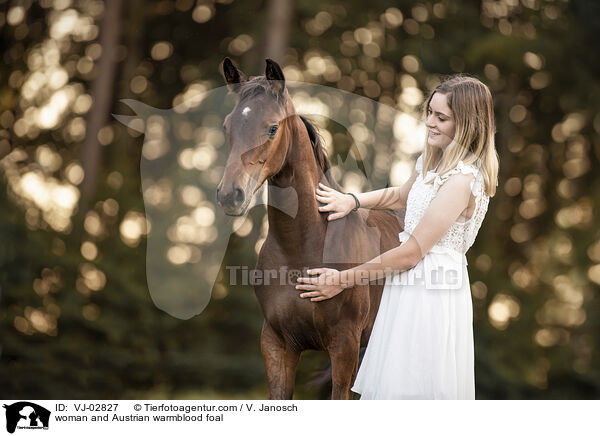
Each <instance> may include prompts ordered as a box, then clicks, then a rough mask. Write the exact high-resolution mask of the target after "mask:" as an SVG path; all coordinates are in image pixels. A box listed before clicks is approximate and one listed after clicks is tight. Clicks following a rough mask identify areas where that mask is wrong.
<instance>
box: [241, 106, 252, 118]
mask: <svg viewBox="0 0 600 436" xmlns="http://www.w3.org/2000/svg"><path fill="white" fill-rule="evenodd" d="M251 110H252V109H250V107H249V106H246V107H245V108H244V109H243V110H242V115H243V116H247V115H248V113H249V112H250V111H251Z"/></svg>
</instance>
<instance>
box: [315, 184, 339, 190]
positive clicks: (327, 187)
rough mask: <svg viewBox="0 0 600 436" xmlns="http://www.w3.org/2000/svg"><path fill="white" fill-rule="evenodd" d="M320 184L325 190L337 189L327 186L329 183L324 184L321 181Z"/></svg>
mask: <svg viewBox="0 0 600 436" xmlns="http://www.w3.org/2000/svg"><path fill="white" fill-rule="evenodd" d="M319 186H320V187H321V188H322V189H324V190H325V191H335V189H333V188H330V187H329V186H327V185H324V184H322V183H319Z"/></svg>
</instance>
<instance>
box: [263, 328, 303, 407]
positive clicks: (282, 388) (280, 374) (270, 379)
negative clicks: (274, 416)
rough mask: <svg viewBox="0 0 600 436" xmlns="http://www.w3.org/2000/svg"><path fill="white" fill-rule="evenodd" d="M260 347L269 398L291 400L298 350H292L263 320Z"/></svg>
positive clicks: (298, 355) (298, 356)
mask: <svg viewBox="0 0 600 436" xmlns="http://www.w3.org/2000/svg"><path fill="white" fill-rule="evenodd" d="M260 349H261V352H262V356H263V360H264V361H265V369H266V371H267V384H268V386H269V399H270V400H291V399H292V396H293V394H294V379H295V378H296V366H297V365H298V360H299V359H300V352H298V351H295V350H292V349H291V348H290V346H289V345H287V344H286V343H285V342H284V341H283V340H282V339H281V337H280V336H279V335H278V334H277V333H276V332H275V331H274V330H273V328H272V327H271V326H270V325H269V324H268V323H267V322H266V321H265V322H264V323H263V328H262V333H261V336H260Z"/></svg>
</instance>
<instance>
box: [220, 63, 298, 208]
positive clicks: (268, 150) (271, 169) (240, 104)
mask: <svg viewBox="0 0 600 436" xmlns="http://www.w3.org/2000/svg"><path fill="white" fill-rule="evenodd" d="M266 64H267V65H266V69H265V74H264V76H255V77H251V78H248V77H247V76H246V75H245V74H244V73H243V72H242V71H240V70H239V69H238V68H237V67H236V66H235V65H234V64H233V63H232V62H231V60H230V59H229V58H225V59H224V61H223V77H224V79H225V82H226V83H227V87H228V88H229V90H230V92H233V93H234V94H235V95H236V96H237V103H236V105H235V107H234V108H233V110H232V111H231V113H229V114H228V115H227V116H226V117H225V121H224V122H223V128H224V129H225V132H226V136H227V139H228V141H229V144H230V152H229V156H228V158H227V163H226V166H225V172H224V174H223V178H222V179H221V182H220V183H219V185H218V187H217V203H218V205H219V206H221V207H222V208H223V211H224V212H225V213H226V214H227V215H234V216H239V215H243V214H244V213H245V212H246V210H247V209H248V206H249V204H250V201H251V200H252V197H253V195H254V193H255V192H256V191H257V190H258V189H259V188H260V187H261V186H262V184H263V183H264V182H265V180H267V179H269V178H271V177H273V176H275V175H276V174H277V173H279V171H280V170H281V168H282V167H283V165H284V163H285V159H286V156H287V151H288V147H289V146H290V140H289V139H290V131H289V128H288V125H287V124H288V123H290V122H291V120H292V118H293V117H294V116H295V115H296V111H295V109H294V106H293V104H292V100H291V98H289V94H288V91H287V89H286V86H285V78H284V76H283V72H282V70H281V67H280V66H279V65H278V64H277V63H276V62H275V61H273V60H271V59H267V60H266Z"/></svg>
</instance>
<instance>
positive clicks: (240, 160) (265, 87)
mask: <svg viewBox="0 0 600 436" xmlns="http://www.w3.org/2000/svg"><path fill="white" fill-rule="evenodd" d="M266 63H267V66H266V71H265V75H264V76H255V77H250V78H249V77H247V76H246V75H245V74H244V73H243V72H241V71H240V70H238V69H237V68H236V67H235V66H234V65H233V63H232V62H231V60H229V59H228V58H225V60H224V61H223V75H224V78H225V81H226V83H227V85H228V87H229V89H230V91H232V92H233V93H235V94H236V95H237V98H238V100H237V104H236V106H235V108H234V109H233V111H232V112H231V113H230V114H229V115H228V116H227V117H226V118H225V122H224V127H225V129H226V132H227V138H228V140H229V143H230V145H231V150H230V155H229V157H228V160H227V164H226V168H225V173H224V175H223V178H222V180H221V182H220V183H219V186H218V188H217V202H218V204H219V206H220V207H222V208H223V209H224V211H225V212H226V213H227V214H229V215H243V214H244V213H245V212H246V210H247V208H248V205H249V203H250V201H251V199H252V196H253V195H254V193H255V192H256V191H257V190H258V188H259V187H260V186H261V185H262V184H263V183H264V182H265V181H267V183H268V204H267V214H268V222H269V230H268V234H267V238H266V240H265V242H264V244H263V246H262V249H261V251H260V254H259V256H258V262H257V269H258V270H262V271H284V270H285V269H287V270H288V271H291V270H299V271H301V272H303V273H304V272H305V271H306V269H307V268H316V267H329V268H336V269H346V268H350V267H352V266H356V265H357V264H358V263H361V262H366V261H368V260H370V259H372V258H373V257H375V256H377V255H378V254H380V253H382V252H384V251H387V250H390V249H392V248H394V247H396V246H397V245H398V244H399V242H398V233H399V232H400V231H402V224H401V223H402V219H401V217H400V216H399V214H397V213H395V212H392V211H387V210H365V209H359V210H358V211H356V212H351V213H350V214H349V215H347V216H346V217H344V218H342V219H339V220H334V221H328V220H327V216H328V213H323V212H319V210H318V207H319V204H318V203H317V201H316V199H315V190H316V188H317V185H318V183H319V182H323V183H325V184H327V185H328V186H331V187H333V188H335V189H338V190H339V189H340V187H339V185H338V184H337V183H336V182H335V181H334V180H333V178H332V177H331V176H330V171H329V170H330V162H329V160H328V158H327V156H326V154H325V152H324V150H323V148H322V146H321V143H320V140H319V137H318V135H317V132H316V130H315V128H314V127H313V126H312V125H311V124H310V123H309V122H308V121H307V120H306V119H304V118H303V117H301V116H299V115H298V114H297V113H296V111H295V108H294V105H293V103H292V99H291V98H290V96H289V94H288V91H287V88H286V86H285V78H284V76H283V72H282V70H281V68H280V67H279V65H278V64H277V63H275V62H274V61H272V60H270V59H267V61H266ZM290 210H293V211H294V210H297V213H296V214H295V215H294V216H290V213H289V211H290ZM284 211H285V212H284ZM332 253H333V255H332ZM324 259H325V260H330V261H331V260H333V263H332V262H328V263H325V262H324ZM303 275H305V274H303ZM295 284H296V283H295V280H285V281H282V280H280V279H279V278H277V279H276V280H273V281H272V282H270V281H269V280H264V282H263V283H262V284H259V285H255V292H256V296H257V298H258V301H259V304H260V307H261V308H262V312H263V314H264V318H265V320H264V323H263V328H262V333H261V351H262V355H263V359H264V362H265V367H266V373H267V381H268V387H269V398H271V399H291V398H292V395H293V391H294V379H295V373H296V366H297V364H298V360H299V358H300V354H301V352H302V351H304V350H309V349H314V350H324V351H326V352H327V353H328V354H329V358H330V360H331V368H332V392H331V398H332V399H350V398H352V396H351V391H350V387H351V386H352V382H353V381H354V378H355V377H356V372H357V369H358V360H359V348H360V346H361V345H363V346H364V345H366V343H367V341H368V339H369V335H370V333H371V329H372V327H373V322H374V320H375V315H376V314H377V310H378V308H379V302H380V299H381V293H382V290H383V284H382V283H381V281H380V282H378V283H375V282H371V283H370V284H369V285H365V286H356V287H354V288H350V289H346V290H345V291H344V292H342V293H341V294H338V295H336V296H335V297H333V298H331V299H329V300H325V301H321V302H311V301H309V300H308V299H303V298H300V297H299V295H300V292H298V291H297V290H296V289H295Z"/></svg>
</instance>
